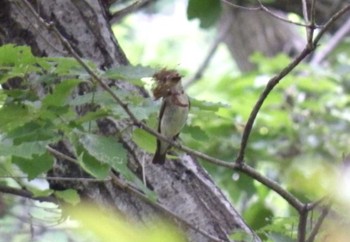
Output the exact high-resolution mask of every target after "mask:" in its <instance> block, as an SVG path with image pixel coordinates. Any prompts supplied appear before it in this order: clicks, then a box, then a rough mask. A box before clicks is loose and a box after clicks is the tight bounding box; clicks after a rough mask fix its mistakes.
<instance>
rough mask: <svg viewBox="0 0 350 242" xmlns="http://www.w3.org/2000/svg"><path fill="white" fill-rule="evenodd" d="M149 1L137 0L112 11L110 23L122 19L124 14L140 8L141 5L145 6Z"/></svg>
mask: <svg viewBox="0 0 350 242" xmlns="http://www.w3.org/2000/svg"><path fill="white" fill-rule="evenodd" d="M149 2H150V0H137V1H135V2H133V3H131V4H130V5H129V6H127V7H125V8H123V9H121V10H119V11H117V12H115V13H113V14H112V16H111V20H110V23H112V24H113V23H115V22H117V21H120V19H122V18H124V17H125V16H127V15H128V14H130V13H132V12H135V11H136V10H138V9H140V8H142V7H143V6H145V5H146V4H147V3H149Z"/></svg>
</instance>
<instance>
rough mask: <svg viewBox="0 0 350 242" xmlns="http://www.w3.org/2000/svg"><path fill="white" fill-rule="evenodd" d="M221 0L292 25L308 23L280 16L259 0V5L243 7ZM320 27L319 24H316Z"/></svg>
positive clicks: (235, 6) (232, 5) (304, 25)
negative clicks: (264, 13) (261, 12)
mask: <svg viewBox="0 0 350 242" xmlns="http://www.w3.org/2000/svg"><path fill="white" fill-rule="evenodd" d="M221 1H222V2H224V3H226V4H227V5H229V6H231V7H234V8H238V9H242V10H247V11H264V12H266V13H267V14H268V15H271V16H272V17H273V18H276V19H278V20H281V21H283V22H286V23H289V24H294V25H298V26H302V27H308V25H306V24H302V23H299V22H294V21H292V20H289V19H286V18H283V17H282V16H280V15H278V14H276V13H275V12H274V11H272V10H270V9H269V8H267V7H266V6H265V5H264V4H263V3H262V2H261V1H260V0H257V2H258V3H259V7H244V6H240V5H237V4H234V3H232V2H230V1H228V0H221ZM318 27H320V26H318Z"/></svg>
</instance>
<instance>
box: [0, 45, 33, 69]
mask: <svg viewBox="0 0 350 242" xmlns="http://www.w3.org/2000/svg"><path fill="white" fill-rule="evenodd" d="M35 63H36V57H35V56H33V54H32V52H31V50H30V48H29V47H28V46H16V45H14V44H7V45H3V46H0V65H2V66H9V65H15V64H16V66H20V65H19V64H27V65H29V64H35Z"/></svg>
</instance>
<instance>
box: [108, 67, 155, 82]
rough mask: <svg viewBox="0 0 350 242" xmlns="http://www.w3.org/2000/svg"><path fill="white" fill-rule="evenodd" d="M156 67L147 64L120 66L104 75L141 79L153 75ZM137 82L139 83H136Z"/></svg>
mask: <svg viewBox="0 0 350 242" xmlns="http://www.w3.org/2000/svg"><path fill="white" fill-rule="evenodd" d="M155 72H156V69H153V68H151V67H145V66H140V65H137V66H118V67H115V68H112V69H109V70H108V71H106V72H105V74H104V77H106V78H109V79H115V80H120V79H121V80H127V81H133V80H140V79H141V78H145V77H152V76H153V74H154V73H155ZM134 84H137V83H134Z"/></svg>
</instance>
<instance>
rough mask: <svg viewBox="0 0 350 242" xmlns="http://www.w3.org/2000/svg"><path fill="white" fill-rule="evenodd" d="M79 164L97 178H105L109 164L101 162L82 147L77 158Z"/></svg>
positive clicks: (108, 170)
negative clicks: (82, 149)
mask: <svg viewBox="0 0 350 242" xmlns="http://www.w3.org/2000/svg"><path fill="white" fill-rule="evenodd" d="M77 160H78V162H79V165H80V166H81V167H82V168H83V169H84V170H85V171H86V172H87V173H89V174H90V175H92V176H93V177H96V178H97V179H106V177H107V176H108V175H109V172H110V166H109V165H107V164H102V163H101V162H100V161H98V160H97V159H95V157H93V156H91V155H89V153H88V152H87V151H86V150H85V149H84V152H82V153H80V155H79V156H78V158H77Z"/></svg>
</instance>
